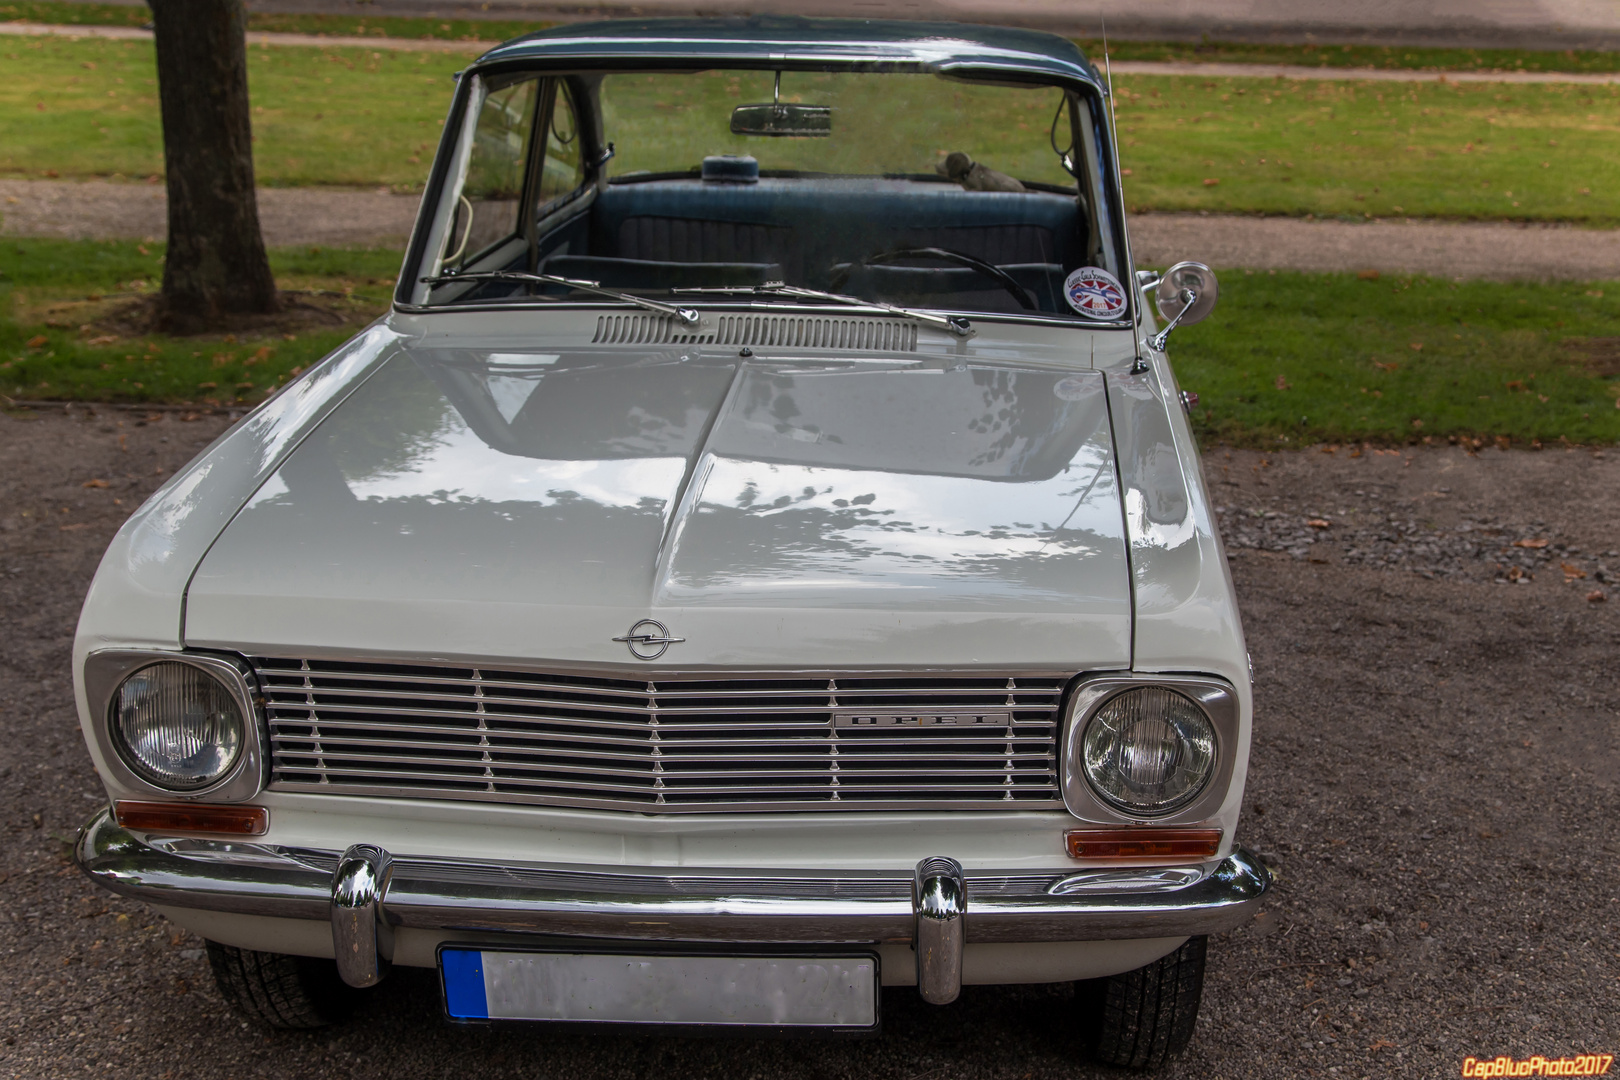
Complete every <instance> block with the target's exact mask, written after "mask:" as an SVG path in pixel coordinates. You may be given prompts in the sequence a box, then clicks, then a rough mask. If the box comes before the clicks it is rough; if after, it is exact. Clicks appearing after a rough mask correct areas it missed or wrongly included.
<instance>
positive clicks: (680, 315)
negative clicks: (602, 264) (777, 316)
mask: <svg viewBox="0 0 1620 1080" xmlns="http://www.w3.org/2000/svg"><path fill="white" fill-rule="evenodd" d="M420 280H421V282H422V284H424V285H449V284H451V283H453V282H457V281H526V282H529V283H530V284H534V285H562V286H565V287H567V288H570V289H578V290H579V291H580V292H588V293H595V294H596V295H598V296H608V297H612V298H613V299H614V300H622V301H624V302H625V303H626V304H634V305H635V306H636V307H639V308H645V309H646V310H648V311H656V312H658V314H660V315H668V316H669V317H671V318H672V319H675V320H677V321H678V322H679V323H680V324H681V325H682V326H696V325H697V324H698V322H699V321H700V320H701V318H702V317H701V316H700V315H699V314H698V313H697V312H696V311H694V310H693V309H692V308H688V307H677V306H675V305H674V304H663V303H660V302H658V301H657V300H648V299H647V298H646V297H644V296H633V295H631V294H630V293H626V292H619V291H618V290H616V289H604V288H602V283H601V282H599V281H582V280H580V279H578V278H566V277H559V276H557V275H556V274H530V273H527V272H525V271H522V270H478V271H474V272H472V273H469V274H456V273H450V272H446V273H444V274H442V275H440V276H439V277H425V278H422V279H420Z"/></svg>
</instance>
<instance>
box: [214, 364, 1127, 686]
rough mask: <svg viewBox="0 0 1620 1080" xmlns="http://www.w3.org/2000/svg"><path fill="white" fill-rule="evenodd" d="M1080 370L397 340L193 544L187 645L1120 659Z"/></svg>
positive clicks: (823, 665) (426, 652) (676, 661)
mask: <svg viewBox="0 0 1620 1080" xmlns="http://www.w3.org/2000/svg"><path fill="white" fill-rule="evenodd" d="M1103 380H1104V376H1103V374H1102V373H1100V372H1095V371H1053V370H1043V369H1038V368H1023V367H1019V366H1015V365H1011V366H1010V365H1006V364H987V365H982V366H981V365H975V364H964V365H958V366H951V365H941V364H939V363H919V362H917V361H915V360H914V359H911V358H907V359H904V360H894V361H884V360H878V361H870V360H863V361H860V362H824V361H803V362H782V361H764V360H760V359H744V358H741V357H738V356H737V355H736V354H735V353H729V354H727V355H725V356H718V355H710V354H705V353H704V352H703V351H702V350H697V349H688V350H685V351H683V350H680V349H674V350H671V351H668V352H656V351H654V352H649V351H647V350H646V349H645V348H643V349H640V350H636V351H622V352H614V351H604V350H601V349H600V348H598V349H594V350H590V351H580V352H578V353H576V354H567V353H538V352H524V351H521V350H518V351H507V352H490V351H488V350H475V349H455V348H434V349H428V348H423V347H414V348H405V347H401V348H400V349H399V351H398V352H397V353H396V354H395V355H394V356H392V357H391V358H389V359H388V360H387V361H385V362H383V363H382V364H380V365H379V366H378V367H377V368H376V369H375V372H374V374H372V375H371V376H370V378H368V379H367V380H366V382H365V383H364V384H363V385H361V386H360V387H359V388H358V389H357V390H355V391H354V392H353V393H352V394H351V395H350V396H349V397H348V398H347V399H345V400H344V401H343V403H342V404H341V405H340V406H338V407H337V408H336V409H335V410H333V411H332V413H331V414H330V415H328V416H327V417H326V418H325V419H324V420H323V421H322V422H321V424H320V425H319V426H318V427H317V428H316V429H315V430H314V431H313V432H312V433H311V434H310V435H309V437H307V438H306V439H305V440H304V441H303V442H302V443H301V444H300V445H299V446H298V448H297V449H296V450H295V451H294V452H293V453H292V454H291V455H290V456H289V457H287V458H286V459H285V460H284V461H283V462H282V464H281V465H280V466H279V468H277V469H276V471H275V472H274V473H272V474H271V475H270V476H269V478H268V479H267V480H266V481H265V482H264V484H263V485H262V486H261V487H260V488H259V489H258V491H257V492H256V493H255V494H254V495H253V496H252V498H251V499H249V500H248V501H247V503H246V505H244V506H243V508H242V510H241V511H240V513H238V514H237V515H236V517H235V518H234V519H233V520H232V521H231V523H230V524H229V525H228V526H227V527H226V528H225V530H224V532H223V533H222V534H221V535H220V537H219V539H218V540H217V542H216V543H215V544H214V545H213V547H212V548H211V549H210V550H209V552H208V554H207V555H206V556H205V557H204V559H203V560H202V562H201V564H200V565H199V566H198V568H197V572H196V574H195V576H194V578H193V579H192V582H191V584H190V586H189V589H188V592H187V597H186V612H185V638H186V643H187V644H188V645H190V646H192V647H218V648H231V649H241V650H243V651H247V652H252V653H262V654H271V655H283V656H319V655H334V654H343V655H364V656H371V657H376V658H389V657H399V658H407V657H408V658H418V659H447V660H455V659H467V658H482V659H485V660H488V661H496V660H499V661H507V662H513V663H528V664H536V663H542V664H544V663H557V664H579V665H585V666H594V665H604V664H611V665H615V666H620V667H622V666H624V665H625V664H627V663H638V661H636V660H634V659H632V656H631V654H630V652H629V651H628V650H627V646H626V644H625V643H623V642H622V641H621V642H616V641H615V640H614V638H616V637H617V638H623V637H624V636H625V635H626V634H627V633H628V632H629V630H630V628H631V626H632V624H634V623H636V622H637V621H638V620H641V619H655V620H657V621H659V622H661V623H663V624H664V625H665V626H667V627H668V633H669V635H670V636H672V637H677V638H680V639H683V640H680V641H678V642H677V643H675V644H673V645H671V646H670V648H669V649H668V651H667V652H666V653H665V654H664V655H663V656H662V657H660V658H659V659H657V660H656V661H652V662H650V663H647V664H646V665H645V666H647V667H649V668H655V667H656V668H677V669H694V668H705V667H728V668H737V667H747V668H772V669H783V668H791V669H823V670H824V669H847V668H862V669H871V668H888V667H916V666H951V667H996V668H1028V667H1041V668H1046V667H1063V668H1069V669H1071V670H1078V669H1079V668H1082V667H1085V668H1106V667H1125V666H1128V664H1129V660H1130V618H1131V614H1130V598H1131V592H1130V577H1129V570H1128V565H1127V557H1126V548H1125V540H1124V523H1123V515H1122V512H1121V507H1120V497H1119V487H1118V479H1117V473H1116V466H1115V461H1114V451H1113V440H1112V438H1111V434H1110V430H1109V420H1108V415H1109V414H1108V406H1107V403H1106V394H1105V387H1104V382H1103Z"/></svg>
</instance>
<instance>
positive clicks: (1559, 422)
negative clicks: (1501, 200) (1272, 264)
mask: <svg viewBox="0 0 1620 1080" xmlns="http://www.w3.org/2000/svg"><path fill="white" fill-rule="evenodd" d="M1617 319H1620V283H1615V282H1608V283H1596V284H1588V285H1575V284H1567V283H1559V284H1548V285H1526V284H1504V283H1500V282H1481V281H1476V282H1461V283H1454V282H1449V281H1444V280H1438V279H1434V278H1411V277H1401V278H1391V277H1382V278H1378V279H1376V280H1367V279H1363V278H1360V277H1359V276H1358V275H1355V274H1299V273H1282V272H1278V273H1275V274H1270V273H1260V272H1258V271H1255V272H1250V273H1245V272H1243V271H1227V272H1226V273H1224V274H1222V275H1221V300H1220V305H1219V306H1218V307H1217V308H1216V309H1215V313H1214V314H1213V315H1211V316H1210V317H1209V319H1208V320H1207V321H1205V322H1203V323H1200V324H1198V325H1197V326H1192V327H1188V328H1187V329H1185V330H1177V331H1175V333H1174V334H1173V335H1172V337H1171V343H1170V356H1171V359H1172V360H1173V361H1174V363H1175V366H1176V376H1177V378H1178V379H1179V380H1180V382H1181V385H1182V387H1183V388H1184V389H1187V390H1192V391H1196V392H1197V393H1198V395H1199V398H1200V401H1199V406H1198V409H1197V411H1196V413H1195V414H1194V416H1195V423H1196V426H1197V427H1198V430H1199V433H1200V435H1201V436H1202V437H1203V438H1204V440H1205V441H1206V442H1209V441H1224V442H1231V443H1238V444H1246V445H1253V446H1272V447H1275V446H1285V445H1295V446H1298V445H1300V444H1301V443H1312V442H1319V441H1324V440H1325V441H1351V440H1363V439H1365V440H1371V441H1376V442H1385V443H1387V442H1402V441H1406V440H1407V439H1410V438H1414V437H1417V438H1422V437H1423V436H1429V437H1431V438H1440V437H1446V436H1453V435H1456V436H1474V437H1483V438H1487V439H1489V438H1492V437H1495V436H1507V437H1509V438H1510V439H1513V440H1515V441H1520V442H1530V441H1534V440H1540V441H1542V442H1550V441H1556V440H1557V439H1558V438H1559V437H1560V436H1563V437H1567V438H1568V439H1569V440H1570V441H1572V442H1580V443H1599V442H1602V443H1607V442H1614V441H1616V440H1620V401H1617V399H1620V338H1615V337H1613V336H1612V335H1613V334H1614V333H1615V328H1616V325H1617ZM1591 338H1600V339H1601V338H1607V341H1606V342H1599V343H1597V347H1596V352H1597V354H1598V356H1597V358H1596V359H1593V358H1592V356H1591V351H1589V350H1581V349H1579V348H1571V347H1569V346H1566V345H1565V344H1564V343H1565V342H1566V341H1568V340H1570V339H1576V340H1577V341H1579V340H1581V339H1591ZM1605 372H1606V373H1607V374H1605Z"/></svg>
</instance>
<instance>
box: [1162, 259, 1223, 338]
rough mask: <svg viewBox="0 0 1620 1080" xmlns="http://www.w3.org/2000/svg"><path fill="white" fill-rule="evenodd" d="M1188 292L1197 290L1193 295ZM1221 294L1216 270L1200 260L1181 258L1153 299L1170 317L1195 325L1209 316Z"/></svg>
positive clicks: (1166, 316)
mask: <svg viewBox="0 0 1620 1080" xmlns="http://www.w3.org/2000/svg"><path fill="white" fill-rule="evenodd" d="M1188 292H1191V293H1192V294H1193V296H1192V298H1191V299H1189V298H1188V297H1187V295H1186V294H1187V293H1188ZM1219 294H1220V287H1219V285H1218V284H1217V283H1216V281H1215V271H1213V270H1211V269H1210V268H1209V267H1207V266H1205V265H1204V264H1203V263H1200V262H1178V263H1176V265H1174V266H1172V267H1171V268H1170V269H1168V270H1166V271H1165V272H1164V276H1163V277H1161V278H1160V279H1159V282H1158V289H1157V290H1156V291H1155V294H1154V297H1153V300H1154V306H1155V307H1157V308H1158V309H1159V314H1160V315H1162V316H1164V318H1165V319H1166V320H1168V321H1171V322H1174V323H1175V324H1176V325H1177V326H1191V325H1192V324H1193V323H1196V322H1203V321H1204V320H1205V319H1206V318H1208V317H1209V313H1210V312H1212V311H1214V310H1215V299H1216V297H1217V296H1218V295H1219Z"/></svg>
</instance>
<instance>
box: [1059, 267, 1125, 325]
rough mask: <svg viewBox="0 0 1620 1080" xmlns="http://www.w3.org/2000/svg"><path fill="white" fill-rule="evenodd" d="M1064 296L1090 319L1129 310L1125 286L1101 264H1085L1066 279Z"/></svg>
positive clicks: (1118, 314) (1115, 315) (1064, 281)
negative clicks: (1126, 308) (1126, 302)
mask: <svg viewBox="0 0 1620 1080" xmlns="http://www.w3.org/2000/svg"><path fill="white" fill-rule="evenodd" d="M1063 299H1065V300H1067V301H1068V302H1069V306H1070V307H1072V308H1074V310H1076V311H1078V312H1079V313H1080V314H1082V315H1084V316H1086V317H1087V318H1088V319H1117V318H1118V317H1119V316H1121V315H1123V314H1125V287H1124V286H1123V285H1121V284H1120V283H1119V278H1117V277H1115V276H1114V275H1113V274H1110V273H1109V272H1108V271H1106V270H1104V269H1103V268H1102V267H1100V266H1082V267H1081V268H1080V269H1078V270H1076V271H1075V272H1074V273H1072V274H1070V275H1069V276H1068V277H1066V278H1064V279H1063Z"/></svg>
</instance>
